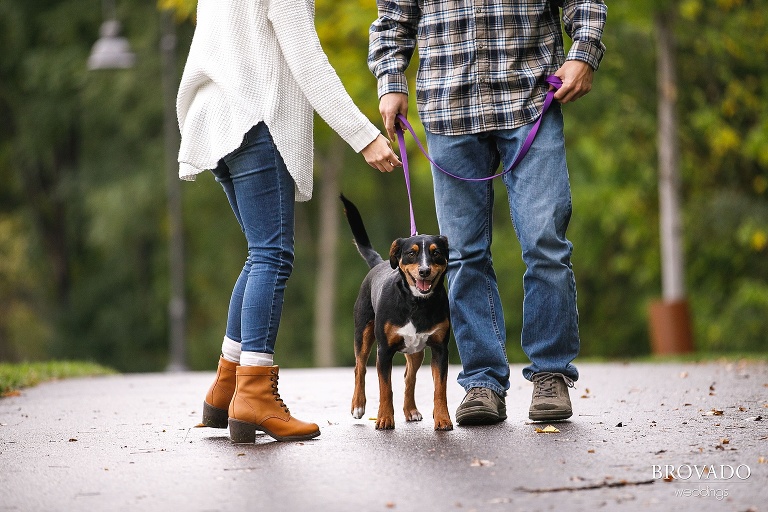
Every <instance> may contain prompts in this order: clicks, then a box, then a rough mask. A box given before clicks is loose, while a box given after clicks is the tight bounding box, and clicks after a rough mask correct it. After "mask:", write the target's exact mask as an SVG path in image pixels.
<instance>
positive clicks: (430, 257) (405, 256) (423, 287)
mask: <svg viewBox="0 0 768 512" xmlns="http://www.w3.org/2000/svg"><path fill="white" fill-rule="evenodd" d="M389 263H390V265H392V268H396V269H400V272H401V273H402V274H403V277H404V278H405V282H406V284H407V285H408V288H410V290H411V293H412V294H413V295H414V296H415V297H422V298H426V297H429V296H430V295H432V292H433V291H434V290H435V288H436V287H437V286H441V285H442V278H443V275H444V274H445V269H446V268H447V266H448V239H447V238H446V237H444V236H435V235H416V236H412V237H410V238H398V239H397V240H395V241H394V242H392V247H391V248H390V249H389Z"/></svg>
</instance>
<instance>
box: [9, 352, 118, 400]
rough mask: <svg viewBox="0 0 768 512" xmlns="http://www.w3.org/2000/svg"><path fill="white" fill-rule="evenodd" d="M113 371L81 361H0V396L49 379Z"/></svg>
mask: <svg viewBox="0 0 768 512" xmlns="http://www.w3.org/2000/svg"><path fill="white" fill-rule="evenodd" d="M113 373H116V372H115V371H114V370H112V369H110V368H106V367H104V366H100V365H98V364H95V363H87V362H82V361H46V362H38V363H18V364H15V363H0V397H3V396H8V395H10V394H12V393H14V392H16V391H18V390H19V389H21V388H26V387H30V386H35V385H37V384H39V383H41V382H45V381H49V380H57V379H66V378H70V377H88V376H92V375H109V374H113Z"/></svg>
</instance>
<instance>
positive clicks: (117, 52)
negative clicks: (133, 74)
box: [88, 0, 136, 70]
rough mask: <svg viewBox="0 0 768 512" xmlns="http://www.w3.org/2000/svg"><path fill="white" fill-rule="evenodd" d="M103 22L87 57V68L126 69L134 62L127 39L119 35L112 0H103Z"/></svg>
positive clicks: (118, 26) (134, 56)
mask: <svg viewBox="0 0 768 512" xmlns="http://www.w3.org/2000/svg"><path fill="white" fill-rule="evenodd" d="M102 7H103V9H104V18H105V20H104V22H103V23H102V24H101V28H100V29H99V35H100V37H99V39H98V41H96V42H95V43H94V45H93V48H92V49H91V55H90V56H89V57H88V69H90V70H95V69H127V68H132V67H133V64H134V63H135V62H136V55H134V53H133V52H132V51H131V47H130V45H129V44H128V40H127V39H126V38H124V37H122V36H121V35H120V22H119V21H117V19H116V16H115V2H114V0H104V1H103V2H102Z"/></svg>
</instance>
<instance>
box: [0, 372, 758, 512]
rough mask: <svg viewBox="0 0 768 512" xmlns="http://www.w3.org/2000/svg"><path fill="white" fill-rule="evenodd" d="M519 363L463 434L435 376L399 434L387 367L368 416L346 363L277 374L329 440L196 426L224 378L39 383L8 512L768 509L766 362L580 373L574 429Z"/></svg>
mask: <svg viewBox="0 0 768 512" xmlns="http://www.w3.org/2000/svg"><path fill="white" fill-rule="evenodd" d="M521 369H522V366H517V365H513V367H512V375H513V384H512V388H511V389H510V393H509V396H508V397H507V410H508V415H509V418H508V420H507V421H505V422H503V423H500V424H498V425H494V426H483V427H459V426H456V427H455V429H454V430H453V431H451V432H435V431H434V430H433V424H432V419H431V411H432V403H431V400H432V382H431V374H430V372H429V369H428V367H425V368H423V369H422V370H421V371H420V372H419V378H418V382H417V395H416V397H417V404H418V405H419V408H420V410H421V412H422V414H423V416H424V418H425V419H424V420H423V421H421V422H413V423H406V422H405V421H404V419H403V415H402V412H400V410H401V407H402V391H403V384H402V381H401V379H400V378H399V376H400V375H402V370H403V368H402V367H396V368H395V372H394V375H395V376H396V377H397V378H395V379H393V380H394V383H395V411H396V417H395V419H396V428H395V430H393V431H377V430H375V428H374V422H373V421H372V420H371V418H373V417H374V416H375V415H376V408H377V406H378V392H377V383H376V372H375V369H370V371H369V372H368V376H367V389H368V410H367V411H366V414H365V416H364V417H363V419H360V420H355V419H353V418H352V417H351V415H350V414H349V403H350V400H351V394H352V383H353V369H352V368H332V369H282V370H281V375H280V377H281V378H280V392H281V395H282V397H283V398H284V399H285V401H286V403H287V404H288V405H289V406H290V408H291V412H292V413H293V414H294V415H295V416H297V417H298V418H300V419H304V420H310V421H315V422H316V423H318V424H319V425H320V427H321V431H322V434H321V435H320V437H318V438H316V439H314V440H311V441H305V442H296V443H280V442H276V441H273V440H272V439H271V438H269V437H267V436H263V435H262V436H257V440H256V443H255V444H250V445H243V444H232V443H230V441H229V438H228V437H227V431H226V430H216V429H209V428H196V425H197V424H198V423H199V421H200V415H201V409H202V399H203V397H204V394H205V391H206V390H207V387H208V385H209V383H210V382H211V380H212V378H213V375H214V374H213V373H212V372H190V373H168V374H128V375H118V376H108V377H98V378H87V379H73V380H66V381H60V382H50V383H45V384H41V385H39V386H36V387H34V388H29V389H24V390H22V392H21V395H20V396H15V397H7V398H2V399H0V511H11V510H12V511H25V512H26V511H59V510H61V511H71V510H88V511H143V510H147V511H174V512H177V511H178V512H180V511H229V510H246V509H247V510H254V511H262V510H263V511H266V510H270V511H319V512H324V511H334V512H335V511H373V512H375V511H420V512H424V511H441V512H445V511H457V512H469V511H478V512H485V511H518V510H519V511H548V510H553V511H560V510H563V511H565V510H567V511H569V512H572V511H581V510H606V511H634V510H638V511H639V510H674V511H687V510H691V511H697V512H699V511H710V510H712V511H720V510H723V511H740V512H744V511H768V363H765V362H717V363H667V364H651V363H631V364H620V363H610V364H598V363H582V364H580V365H579V370H580V373H581V379H580V380H579V381H578V382H577V384H576V385H577V387H576V389H574V390H572V391H571V399H572V401H573V405H574V416H573V418H571V420H570V421H567V422H560V423H551V424H547V423H544V424H535V423H531V422H530V421H529V420H528V419H527V410H528V405H529V401H530V395H531V390H532V386H531V384H530V383H528V382H527V381H525V380H523V378H522V377H521V373H520V371H521ZM450 370H451V375H450V380H449V387H448V401H449V410H450V411H451V416H452V418H454V420H455V416H454V413H455V410H456V407H457V406H458V404H459V402H460V401H461V399H462V398H463V391H462V389H461V388H460V387H459V386H458V384H456V383H455V377H456V374H457V372H458V370H459V369H458V367H451V369H450ZM548 425H551V426H552V427H554V429H556V430H557V432H551V433H547V432H539V431H537V429H538V430H551V429H548V428H546V427H547V426H548ZM665 477H667V478H666V479H665Z"/></svg>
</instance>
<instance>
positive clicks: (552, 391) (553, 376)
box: [534, 372, 574, 398]
mask: <svg viewBox="0 0 768 512" xmlns="http://www.w3.org/2000/svg"><path fill="white" fill-rule="evenodd" d="M558 379H562V380H563V381H564V382H565V385H566V386H568V387H569V388H572V387H574V383H573V379H571V378H569V377H566V376H565V375H563V374H561V373H549V372H542V373H537V374H536V375H535V376H534V382H535V386H536V387H535V391H534V397H535V398H557V381H558Z"/></svg>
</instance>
